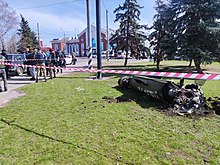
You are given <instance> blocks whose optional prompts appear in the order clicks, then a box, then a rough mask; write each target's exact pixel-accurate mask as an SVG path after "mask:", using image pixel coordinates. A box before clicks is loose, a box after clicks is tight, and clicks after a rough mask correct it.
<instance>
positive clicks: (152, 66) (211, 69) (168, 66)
mask: <svg viewBox="0 0 220 165" xmlns="http://www.w3.org/2000/svg"><path fill="white" fill-rule="evenodd" d="M123 65H124V61H118V60H114V59H112V60H110V61H105V60H103V68H104V69H106V68H112V69H127V70H147V71H156V63H153V62H146V61H143V60H136V61H134V60H132V61H129V60H128V66H126V67H124V66H123ZM188 65H189V62H187V61H180V60H171V61H161V63H160V69H161V71H167V72H183V71H184V72H190V71H196V69H195V65H194V63H192V66H191V67H188ZM201 68H202V70H203V72H204V73H217V72H219V73H220V63H219V62H214V63H212V64H207V65H205V64H202V65H201Z"/></svg>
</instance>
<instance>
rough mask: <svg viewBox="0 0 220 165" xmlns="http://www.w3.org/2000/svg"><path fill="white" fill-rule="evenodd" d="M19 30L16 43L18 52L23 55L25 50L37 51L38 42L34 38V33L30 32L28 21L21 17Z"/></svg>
mask: <svg viewBox="0 0 220 165" xmlns="http://www.w3.org/2000/svg"><path fill="white" fill-rule="evenodd" d="M20 26H21V28H20V29H18V34H19V36H20V40H19V42H18V52H20V53H23V52H24V51H25V50H26V48H29V49H30V50H34V49H38V48H39V42H38V40H37V37H36V33H35V32H33V31H32V30H31V28H30V27H29V25H28V21H26V20H25V19H24V17H23V16H22V15H21V23H20Z"/></svg>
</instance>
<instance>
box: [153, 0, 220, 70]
mask: <svg viewBox="0 0 220 165" xmlns="http://www.w3.org/2000/svg"><path fill="white" fill-rule="evenodd" d="M156 10H157V14H156V15H155V22H154V25H153V29H154V32H153V33H151V39H152V38H154V39H155V40H152V41H153V42H151V43H152V45H154V46H155V50H157V54H159V53H161V54H160V55H161V56H162V55H163V54H164V53H166V52H170V53H171V54H173V55H175V53H178V55H181V56H184V58H185V59H188V60H194V63H195V66H196V69H197V71H198V72H202V70H201V67H200V65H201V63H202V62H210V59H212V57H213V56H214V55H216V53H217V50H218V44H219V41H220V35H219V34H220V31H219V30H216V29H219V28H216V27H218V22H217V20H218V19H219V18H220V0H170V1H167V3H163V1H161V0H157V6H156ZM213 29H215V30H213ZM169 45H170V46H169ZM171 54H170V55H171ZM168 55H169V54H168ZM171 56H172V55H171Z"/></svg>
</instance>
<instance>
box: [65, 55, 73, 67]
mask: <svg viewBox="0 0 220 165" xmlns="http://www.w3.org/2000/svg"><path fill="white" fill-rule="evenodd" d="M64 58H65V61H66V65H71V64H72V56H71V55H70V54H65V57H64Z"/></svg>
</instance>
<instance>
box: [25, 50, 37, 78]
mask: <svg viewBox="0 0 220 165" xmlns="http://www.w3.org/2000/svg"><path fill="white" fill-rule="evenodd" d="M25 56H26V59H27V62H26V64H27V65H32V67H28V70H29V73H30V75H31V78H30V80H36V68H35V66H36V61H35V59H34V53H31V51H30V50H29V49H28V48H27V49H26V52H25Z"/></svg>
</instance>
